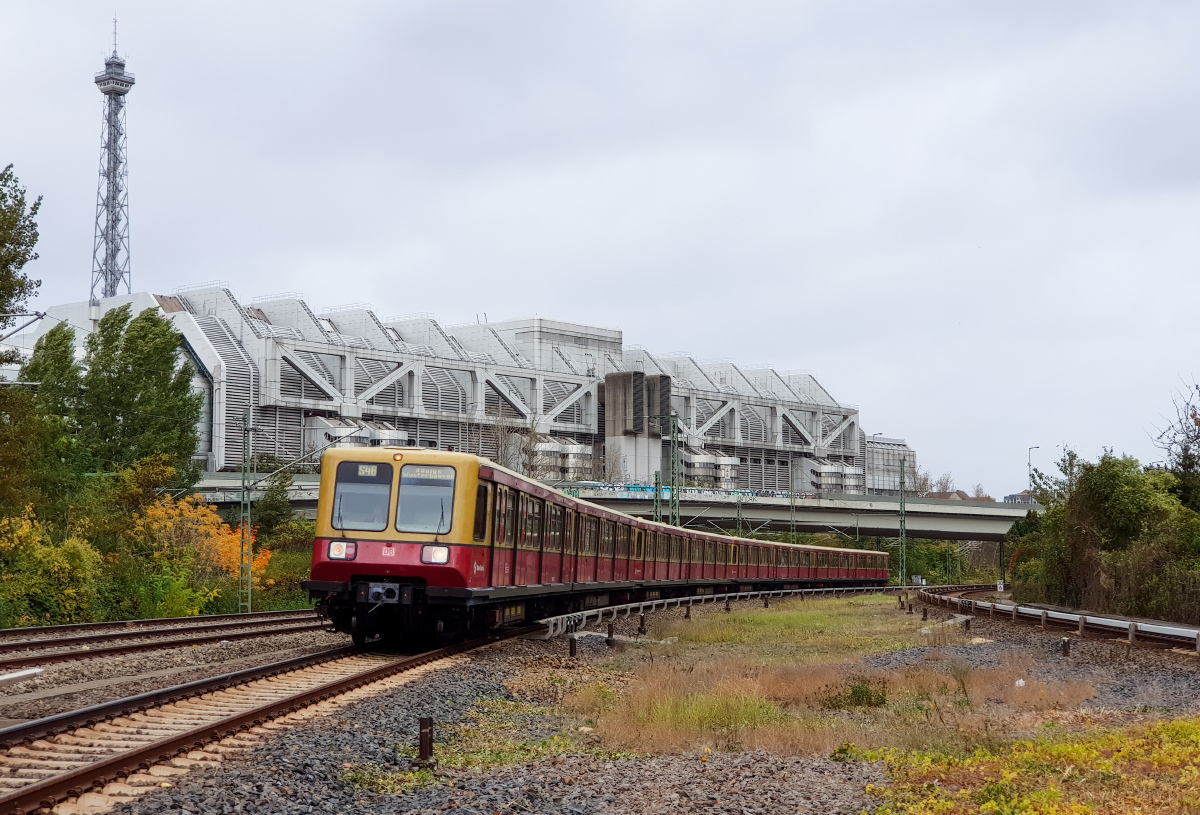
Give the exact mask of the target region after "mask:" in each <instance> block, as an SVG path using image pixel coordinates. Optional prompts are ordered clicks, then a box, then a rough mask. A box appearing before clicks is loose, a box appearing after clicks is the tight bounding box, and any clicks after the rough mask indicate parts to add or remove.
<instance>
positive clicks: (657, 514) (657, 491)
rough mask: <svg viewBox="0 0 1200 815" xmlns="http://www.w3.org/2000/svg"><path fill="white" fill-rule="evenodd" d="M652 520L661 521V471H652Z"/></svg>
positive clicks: (657, 522)
mask: <svg viewBox="0 0 1200 815" xmlns="http://www.w3.org/2000/svg"><path fill="white" fill-rule="evenodd" d="M654 522H655V523H656V524H660V523H662V471H661V470H655V471H654Z"/></svg>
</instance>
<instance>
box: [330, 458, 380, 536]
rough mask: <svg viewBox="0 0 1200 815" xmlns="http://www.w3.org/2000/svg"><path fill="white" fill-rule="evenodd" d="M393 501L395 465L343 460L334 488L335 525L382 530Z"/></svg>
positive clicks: (351, 528) (361, 529)
mask: <svg viewBox="0 0 1200 815" xmlns="http://www.w3.org/2000/svg"><path fill="white" fill-rule="evenodd" d="M391 504H392V465H391V464H382V463H381V464H367V463H366V462H361V461H343V462H341V463H339V464H338V466H337V486H336V488H335V489H334V492H333V518H332V519H331V523H332V524H333V528H334V529H348V530H351V531H355V532H382V531H383V530H385V529H387V519H388V510H389V509H390V508H391Z"/></svg>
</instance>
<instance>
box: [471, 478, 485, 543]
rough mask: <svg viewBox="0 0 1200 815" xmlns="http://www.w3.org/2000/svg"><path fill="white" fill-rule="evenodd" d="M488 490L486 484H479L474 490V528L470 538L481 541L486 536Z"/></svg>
mask: <svg viewBox="0 0 1200 815" xmlns="http://www.w3.org/2000/svg"><path fill="white" fill-rule="evenodd" d="M488 498H489V490H488V485H487V484H480V485H479V488H478V489H477V490H475V528H474V530H473V531H472V533H471V540H475V541H481V540H484V539H485V538H487V518H488Z"/></svg>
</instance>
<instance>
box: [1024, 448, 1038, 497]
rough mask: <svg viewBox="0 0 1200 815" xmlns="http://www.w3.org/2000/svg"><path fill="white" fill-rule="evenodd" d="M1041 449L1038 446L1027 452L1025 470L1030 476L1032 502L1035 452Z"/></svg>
mask: <svg viewBox="0 0 1200 815" xmlns="http://www.w3.org/2000/svg"><path fill="white" fill-rule="evenodd" d="M1041 449H1042V448H1040V447H1038V446H1037V445H1034V446H1033V447H1030V448H1029V449H1028V450H1027V451H1026V455H1025V469H1026V472H1027V474H1028V476H1029V498H1030V500H1032V499H1033V451H1034V450H1041Z"/></svg>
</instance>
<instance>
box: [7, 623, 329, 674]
mask: <svg viewBox="0 0 1200 815" xmlns="http://www.w3.org/2000/svg"><path fill="white" fill-rule="evenodd" d="M231 616H233V615H231ZM193 619H199V618H193ZM139 622H145V621H139ZM160 622H161V621H160ZM324 627H325V625H324V624H323V623H322V622H320V621H319V620H318V619H317V617H316V615H315V614H313V613H312V612H303V613H300V614H297V613H296V612H289V613H287V614H286V615H274V616H271V617H264V618H259V619H249V620H247V619H239V620H222V621H221V622H208V623H201V624H198V625H170V626H162V627H157V628H154V627H140V626H139V627H134V628H131V629H128V630H119V631H99V632H94V633H92V632H88V633H83V634H74V635H72V634H65V635H62V636H53V637H40V638H34V639H11V638H9V639H3V638H0V654H15V656H8V657H0V674H2V673H5V672H7V671H14V670H19V669H21V668H27V667H30V666H34V665H46V664H48V663H54V662H69V661H74V660H78V659H94V658H96V657H106V656H120V655H122V654H133V653H138V652H141V651H153V650H158V649H162V648H175V647H180V646H187V645H203V644H205V643H210V642H222V641H232V640H242V639H251V638H254V637H262V636H274V635H279V634H296V633H301V632H305V631H317V630H321V629H323V628H324ZM123 640H136V641H135V642H124V643H122V642H121V641H123Z"/></svg>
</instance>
